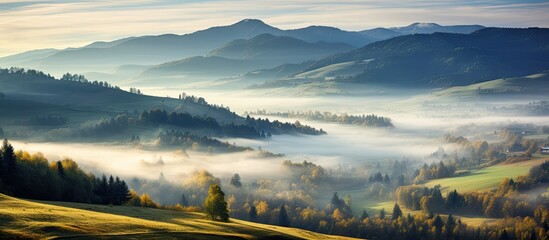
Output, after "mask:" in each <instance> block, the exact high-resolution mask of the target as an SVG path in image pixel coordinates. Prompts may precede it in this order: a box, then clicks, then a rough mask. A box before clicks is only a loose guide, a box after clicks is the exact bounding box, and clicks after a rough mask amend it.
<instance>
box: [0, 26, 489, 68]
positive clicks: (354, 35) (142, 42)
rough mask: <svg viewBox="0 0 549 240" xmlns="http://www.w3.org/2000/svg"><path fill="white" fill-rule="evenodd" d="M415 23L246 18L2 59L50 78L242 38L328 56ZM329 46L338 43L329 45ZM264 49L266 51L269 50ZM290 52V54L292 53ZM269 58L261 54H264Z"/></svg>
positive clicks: (174, 57)
mask: <svg viewBox="0 0 549 240" xmlns="http://www.w3.org/2000/svg"><path fill="white" fill-rule="evenodd" d="M416 25H418V24H412V25H410V26H407V27H402V28H393V29H383V30H382V29H374V30H367V31H362V32H353V31H345V30H341V29H338V28H334V27H326V26H310V27H306V28H300V29H292V30H281V29H279V28H276V27H273V26H270V25H267V24H265V23H264V22H262V21H261V20H256V19H244V20H242V21H239V22H237V23H235V24H232V25H228V26H219V27H211V28H208V29H205V30H201V31H197V32H194V33H189V34H183V35H176V34H163V35H156V36H140V37H128V38H123V39H118V40H114V41H108V42H94V43H91V44H89V45H86V46H84V47H80V48H68V49H64V50H55V49H46V50H38V51H29V52H25V53H21V54H16V55H12V56H8V57H4V58H0V66H1V67H12V66H17V67H27V68H35V69H40V70H43V71H46V72H49V73H52V74H62V73H65V72H67V71H70V72H78V73H86V72H102V73H107V72H110V71H111V70H112V69H113V68H115V67H117V66H119V65H126V64H133V65H158V64H161V63H165V62H170V61H178V60H181V59H184V58H188V57H194V56H206V55H208V54H213V55H215V52H214V53H212V51H213V50H215V49H218V48H223V47H224V46H226V44H229V43H230V42H231V41H235V40H240V42H236V43H235V42H232V47H235V45H238V44H237V43H242V42H241V40H250V39H252V38H254V37H257V36H258V35H262V34H271V35H273V36H285V37H290V38H294V39H292V40H290V39H289V38H286V39H279V40H285V41H287V42H289V43H295V41H296V40H300V41H303V42H307V43H311V44H313V45H316V46H317V47H319V46H321V45H322V44H324V47H325V48H330V49H328V51H327V52H334V51H346V50H348V48H349V46H351V47H353V48H357V47H362V46H364V45H366V44H369V43H372V42H375V41H379V40H383V39H387V38H390V37H395V36H399V35H403V34H408V33H411V32H413V30H412V29H415V28H417V27H415V26H416ZM421 26H423V27H422V28H421V29H422V32H423V33H425V32H434V31H450V32H451V31H465V30H464V29H467V31H474V30H476V29H478V28H482V26H476V25H475V26H469V27H467V26H463V27H459V28H457V27H443V26H440V25H436V24H427V25H425V24H424V25H421ZM380 32H384V33H380ZM328 43H337V44H333V45H329V44H328ZM301 44H303V43H301ZM226 47H227V46H226ZM332 47H333V48H332ZM313 48H314V47H313ZM259 50H260V51H263V50H261V49H259ZM266 51H267V52H268V51H269V50H266ZM288 52H290V53H291V51H288ZM271 53H272V51H271ZM302 53H303V51H301V52H299V53H298V54H293V56H292V57H294V58H296V59H297V57H299V56H300V54H302ZM265 55H266V54H265V53H263V56H265ZM313 55H315V54H313ZM315 56H316V55H315ZM313 57H314V56H313Z"/></svg>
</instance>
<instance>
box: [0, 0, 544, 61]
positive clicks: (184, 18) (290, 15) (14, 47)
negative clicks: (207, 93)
mask: <svg viewBox="0 0 549 240" xmlns="http://www.w3.org/2000/svg"><path fill="white" fill-rule="evenodd" d="M548 13H549V1H547V0H522V1H521V0H462V1H450V0H436V1H433V0H407V1H402V0H339V1H338V0H278V1H272V0H118V1H105V0H0V57H2V56H7V55H11V54H15V53H19V52H23V51H28V50H33V49H44V48H58V49H63V48H67V47H80V46H83V45H86V44H89V43H91V42H94V41H108V40H115V39H119V38H123V37H129V36H141V35H157V34H163V33H175V34H184V33H190V32H193V31H196V30H201V29H205V28H208V27H211V26H220V25H229V24H232V23H235V22H238V21H239V20H242V19H245V18H256V19H261V20H263V21H264V22H265V23H267V24H269V25H272V26H275V27H278V28H282V29H293V28H301V27H306V26H310V25H327V26H333V27H338V28H341V29H345V30H364V29H370V28H375V27H395V26H405V25H409V24H411V23H414V22H435V23H439V24H442V25H457V24H481V25H485V26H504V27H529V26H537V27H549V14H548Z"/></svg>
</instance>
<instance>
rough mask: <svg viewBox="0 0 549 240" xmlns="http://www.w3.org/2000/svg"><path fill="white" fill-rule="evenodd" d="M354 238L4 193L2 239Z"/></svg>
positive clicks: (1, 199)
mask: <svg viewBox="0 0 549 240" xmlns="http://www.w3.org/2000/svg"><path fill="white" fill-rule="evenodd" d="M8 236H9V237H10V238H12V237H15V238H21V239H38V238H40V239H44V238H47V239H57V238H71V239H72V238H81V239H103V238H115V239H117V238H118V239H127V238H131V239H145V238H146V239H181V238H183V239H350V238H345V237H339V236H330V235H323V234H319V233H314V232H310V231H306V230H301V229H295V228H286V227H278V226H272V225H265V224H259V223H252V222H247V221H242V220H236V219H231V221H230V222H229V223H224V222H214V221H211V220H209V219H207V218H206V217H205V215H203V214H201V213H194V212H182V211H171V210H163V209H152V208H142V207H129V206H107V205H92V204H81V203H68V202H47V201H29V200H22V199H18V198H13V197H9V196H6V195H0V238H4V237H8Z"/></svg>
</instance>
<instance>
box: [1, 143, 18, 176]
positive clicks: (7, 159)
mask: <svg viewBox="0 0 549 240" xmlns="http://www.w3.org/2000/svg"><path fill="white" fill-rule="evenodd" d="M0 151H1V152H2V154H1V156H2V161H1V163H2V165H1V166H0V167H1V168H2V175H1V177H2V180H4V184H6V185H11V184H14V183H15V176H16V174H15V171H17V161H16V158H15V150H14V149H13V146H12V145H11V144H10V143H9V142H8V139H4V142H3V143H2V148H1V149H0Z"/></svg>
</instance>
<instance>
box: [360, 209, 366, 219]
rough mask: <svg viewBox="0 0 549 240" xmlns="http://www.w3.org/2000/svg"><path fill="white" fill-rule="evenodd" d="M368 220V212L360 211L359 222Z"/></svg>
mask: <svg viewBox="0 0 549 240" xmlns="http://www.w3.org/2000/svg"><path fill="white" fill-rule="evenodd" d="M366 218H368V212H366V210H362V214H361V215H360V220H364V219H366Z"/></svg>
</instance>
